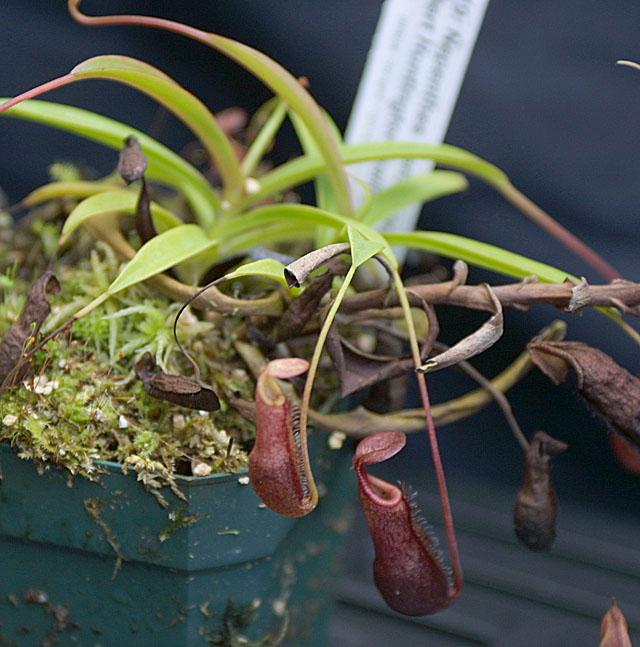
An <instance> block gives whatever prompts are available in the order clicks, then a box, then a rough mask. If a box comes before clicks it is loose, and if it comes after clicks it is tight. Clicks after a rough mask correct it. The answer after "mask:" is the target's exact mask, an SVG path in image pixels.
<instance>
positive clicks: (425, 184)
mask: <svg viewBox="0 0 640 647" xmlns="http://www.w3.org/2000/svg"><path fill="white" fill-rule="evenodd" d="M468 186H469V184H468V182H467V180H466V178H465V177H464V175H462V174H461V173H456V172H454V171H432V172H430V173H424V174H422V175H414V176H413V177H410V178H407V179H406V180H401V181H400V182H398V183H397V184H394V185H393V186H391V187H389V188H388V189H385V190H384V191H380V192H379V193H376V194H375V195H374V196H373V198H372V199H371V202H370V203H369V207H368V209H366V211H363V214H362V217H361V220H362V222H365V223H367V224H368V225H372V226H374V225H377V224H378V223H379V222H381V221H383V220H385V219H386V218H388V217H389V216H392V215H393V214H395V213H397V212H398V211H400V210H401V209H403V208H405V207H408V206H410V205H412V204H424V203H425V202H430V201H431V200H435V199H436V198H441V197H443V196H445V195H451V194H452V193H458V192H460V191H464V190H465V189H466V188H467V187H468Z"/></svg>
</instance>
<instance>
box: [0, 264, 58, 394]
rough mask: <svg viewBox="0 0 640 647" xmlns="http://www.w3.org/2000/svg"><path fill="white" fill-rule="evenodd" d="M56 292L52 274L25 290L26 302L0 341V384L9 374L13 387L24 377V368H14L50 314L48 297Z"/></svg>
mask: <svg viewBox="0 0 640 647" xmlns="http://www.w3.org/2000/svg"><path fill="white" fill-rule="evenodd" d="M59 292H60V283H59V282H58V279H57V278H56V277H55V275H54V274H53V273H52V272H45V274H43V275H42V276H41V277H40V278H39V279H38V280H37V281H36V282H35V283H34V284H33V285H32V286H31V289H30V290H29V294H28V296H27V302H26V304H25V306H24V308H23V309H22V312H21V313H20V316H19V317H18V320H17V321H16V322H15V323H14V324H13V325H12V326H11V327H10V328H9V330H8V331H7V333H6V334H5V336H4V338H3V339H2V341H0V384H2V383H3V382H4V381H5V380H6V379H7V377H9V375H10V374H11V382H12V383H13V384H15V383H17V382H19V381H20V380H21V379H22V378H23V377H24V375H25V374H26V371H27V367H28V364H27V363H25V364H24V366H22V367H20V368H18V363H19V362H20V358H21V356H22V354H23V352H24V351H25V350H26V349H27V348H28V346H29V345H30V343H31V342H33V341H34V340H35V339H36V337H37V336H38V333H39V332H40V328H41V327H42V324H43V323H44V320H45V319H46V318H47V317H48V315H49V313H50V312H51V307H50V305H49V295H51V294H58V293H59Z"/></svg>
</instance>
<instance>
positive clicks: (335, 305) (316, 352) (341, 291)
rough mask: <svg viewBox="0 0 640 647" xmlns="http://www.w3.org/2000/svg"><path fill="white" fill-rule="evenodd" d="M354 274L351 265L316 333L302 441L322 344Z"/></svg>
mask: <svg viewBox="0 0 640 647" xmlns="http://www.w3.org/2000/svg"><path fill="white" fill-rule="evenodd" d="M355 273H356V267H355V265H351V267H350V268H349V271H348V272H347V273H346V275H345V277H344V280H343V281H342V285H341V286H340V289H339V290H338V294H337V295H336V298H335V299H334V300H333V303H332V304H331V307H330V308H329V312H327V316H326V317H325V320H324V322H323V323H322V328H321V329H320V332H319V333H318V339H317V341H316V345H315V348H314V349H313V356H312V358H311V364H310V366H309V371H308V373H307V380H306V382H305V383H304V390H303V392H302V401H301V403H300V431H301V434H302V435H303V440H304V437H305V436H306V430H307V420H308V416H309V404H310V402H311V391H312V390H313V383H314V381H315V377H316V373H317V372H318V366H319V364H320V358H321V356H322V351H323V349H324V344H325V342H326V340H327V336H328V334H329V330H330V328H331V325H332V324H333V321H334V319H335V316H336V313H337V312H338V309H339V308H340V304H341V303H342V300H343V299H344V297H345V295H346V293H347V290H348V288H349V285H350V283H351V281H352V280H353V277H354V276H355Z"/></svg>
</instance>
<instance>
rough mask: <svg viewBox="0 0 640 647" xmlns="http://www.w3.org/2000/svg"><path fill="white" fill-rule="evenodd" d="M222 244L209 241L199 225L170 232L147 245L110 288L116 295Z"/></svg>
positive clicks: (156, 237)
mask: <svg viewBox="0 0 640 647" xmlns="http://www.w3.org/2000/svg"><path fill="white" fill-rule="evenodd" d="M217 244H218V241H217V240H212V239H210V238H207V236H206V235H205V233H204V231H203V230H202V228H201V227H198V225H180V226H179V227H174V228H173V229H169V230H168V231H165V232H164V233H162V234H159V235H158V236H155V237H154V238H152V239H151V240H150V241H148V242H147V243H145V244H144V245H143V246H142V247H141V248H140V249H139V250H138V252H137V253H136V255H135V256H134V257H133V258H132V259H131V261H129V263H128V264H127V265H126V266H125V268H124V269H123V270H122V272H120V274H119V275H118V276H117V277H116V279H115V281H113V283H112V284H111V285H110V286H109V289H108V290H107V292H108V293H109V294H115V293H116V292H120V291H121V290H124V289H126V288H129V287H131V286H132V285H135V284H136V283H140V282H142V281H145V280H146V279H149V278H151V277H152V276H155V275H156V274H160V273H161V272H164V271H165V270H168V269H169V268H171V267H173V266H175V265H178V264H179V263H182V262H183V261H186V260H188V259H190V258H193V257H194V256H197V255H198V254H200V253H202V252H205V251H207V250H208V249H211V248H212V247H214V246H216V245H217Z"/></svg>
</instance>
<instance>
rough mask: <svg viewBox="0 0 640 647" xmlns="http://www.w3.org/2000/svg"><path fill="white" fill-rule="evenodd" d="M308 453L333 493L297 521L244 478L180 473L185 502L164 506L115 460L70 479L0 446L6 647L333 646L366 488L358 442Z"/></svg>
mask: <svg viewBox="0 0 640 647" xmlns="http://www.w3.org/2000/svg"><path fill="white" fill-rule="evenodd" d="M310 449H311V455H312V460H313V464H314V471H315V474H316V478H317V481H318V484H319V490H320V493H321V495H323V496H321V500H320V504H319V506H318V508H317V510H316V511H315V512H314V513H313V514H311V515H309V516H307V517H305V518H303V519H300V520H293V519H287V518H285V517H281V516H279V515H276V514H275V513H272V512H271V511H270V510H267V509H265V508H264V507H263V506H262V505H261V504H260V501H259V499H258V498H257V497H256V495H255V493H254V492H253V489H252V488H251V486H250V485H247V484H245V483H246V479H245V478H243V477H246V473H241V474H233V475H228V474H227V475H213V476H208V477H204V478H193V477H178V483H179V487H180V489H181V490H182V492H184V494H185V495H186V498H187V501H186V502H183V501H181V500H180V499H178V498H177V497H175V496H174V495H173V494H172V493H171V492H170V491H164V492H163V494H164V496H165V497H166V499H167V501H168V502H169V506H168V507H167V508H162V507H161V506H160V505H159V503H158V502H157V501H156V499H155V498H154V497H153V496H152V495H151V494H149V492H148V491H146V490H145V489H144V487H143V486H142V485H141V484H140V483H138V482H137V481H136V475H135V474H132V473H130V474H129V475H124V474H122V470H121V468H120V466H119V465H117V464H105V467H106V468H107V469H108V472H109V473H108V474H107V475H105V476H104V477H103V478H102V479H101V483H99V484H98V483H93V482H90V481H87V480H85V479H83V478H76V479H74V480H73V481H72V482H71V481H69V479H68V476H67V475H66V474H64V473H63V472H62V471H60V470H58V469H48V470H46V471H45V472H44V474H41V475H40V474H38V473H37V471H36V469H35V467H34V465H33V464H32V463H31V462H29V461H25V460H21V459H19V458H18V456H17V454H16V453H15V451H14V450H12V449H11V448H9V447H6V446H3V447H1V448H0V460H1V463H2V482H1V485H0V573H1V576H0V644H7V645H18V646H20V647H22V646H26V645H40V644H47V643H46V641H49V643H51V644H58V645H67V644H68V645H83V646H91V645H96V646H97V645H101V646H102V647H107V646H111V645H113V646H115V645H117V646H118V647H123V646H126V645H136V646H141V645H142V646H147V645H149V646H151V645H153V646H154V647H164V646H165V645H166V646H169V645H170V646H171V647H176V646H189V647H191V646H192V645H210V644H220V645H234V644H238V642H237V640H234V636H235V637H236V638H237V636H238V634H239V635H242V636H245V637H247V638H248V639H249V640H251V641H261V640H262V639H265V638H267V637H268V636H272V637H273V638H276V637H280V636H281V635H283V634H284V633H285V631H286V634H287V637H286V638H285V639H284V640H283V642H282V643H281V644H285V645H288V644H292V645H293V644H295V645H298V644H300V645H312V646H318V647H321V646H324V645H326V644H327V643H326V640H325V634H324V630H325V625H326V624H327V620H328V618H329V615H330V612H331V606H332V579H333V577H334V575H335V574H336V572H337V570H338V566H339V558H340V554H341V549H342V547H343V544H344V538H345V534H346V532H347V530H348V527H349V519H350V515H351V502H352V500H353V498H354V497H353V494H354V493H355V491H356V486H355V481H354V479H353V475H352V473H351V470H350V452H349V450H348V449H341V450H332V449H329V447H328V446H327V442H326V436H325V435H324V434H315V435H313V436H312V438H311V442H310ZM3 641H4V642H3ZM56 641H57V643H56ZM276 642H277V641H275V640H274V642H266V643H263V642H260V643H259V644H274V643H276ZM243 644H246V643H243ZM249 644H250V643H249Z"/></svg>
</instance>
